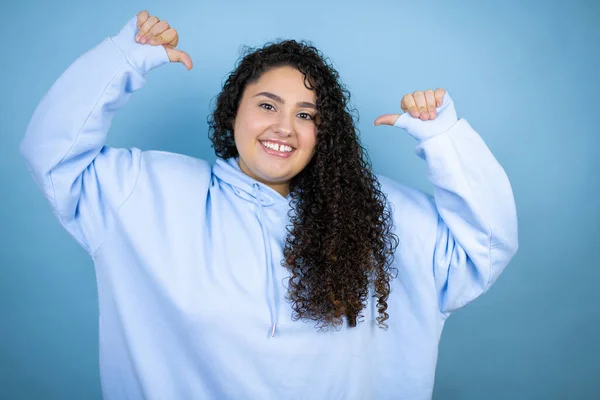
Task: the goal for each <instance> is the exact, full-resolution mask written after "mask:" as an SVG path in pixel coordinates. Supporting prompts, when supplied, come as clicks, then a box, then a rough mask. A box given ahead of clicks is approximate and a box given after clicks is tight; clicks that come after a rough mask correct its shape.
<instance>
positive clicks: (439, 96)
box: [435, 88, 446, 107]
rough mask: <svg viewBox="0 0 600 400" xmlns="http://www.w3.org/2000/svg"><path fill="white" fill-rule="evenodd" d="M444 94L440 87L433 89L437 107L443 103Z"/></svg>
mask: <svg viewBox="0 0 600 400" xmlns="http://www.w3.org/2000/svg"><path fill="white" fill-rule="evenodd" d="M445 94H446V91H445V90H444V89H442V88H438V89H436V91H435V102H436V104H437V106H438V107H441V106H442V104H443V103H444V95H445Z"/></svg>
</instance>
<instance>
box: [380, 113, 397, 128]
mask: <svg viewBox="0 0 600 400" xmlns="http://www.w3.org/2000/svg"><path fill="white" fill-rule="evenodd" d="M398 118H400V115H398V114H383V115H380V116H379V117H377V119H375V126H378V125H391V126H393V125H394V123H395V122H396V121H397V120H398Z"/></svg>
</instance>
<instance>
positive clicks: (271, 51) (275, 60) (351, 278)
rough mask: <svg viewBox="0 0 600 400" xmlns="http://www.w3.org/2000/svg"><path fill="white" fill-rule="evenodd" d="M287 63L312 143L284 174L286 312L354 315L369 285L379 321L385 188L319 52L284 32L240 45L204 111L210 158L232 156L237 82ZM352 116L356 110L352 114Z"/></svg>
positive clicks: (392, 241)
mask: <svg viewBox="0 0 600 400" xmlns="http://www.w3.org/2000/svg"><path fill="white" fill-rule="evenodd" d="M281 66H290V67H293V68H295V69H297V70H298V71H300V72H301V73H302V74H303V75H304V84H305V86H306V87H307V88H308V89H310V90H315V91H316V97H317V102H316V106H317V112H318V115H319V120H318V126H317V143H316V151H315V154H314V156H313V158H312V159H311V161H310V162H309V163H308V165H307V166H306V167H305V168H304V169H303V170H302V171H301V172H300V173H299V174H298V175H296V176H295V177H294V178H293V179H292V181H291V182H290V198H291V201H290V206H291V210H290V213H289V216H290V222H291V226H288V227H287V232H288V234H287V237H286V240H285V248H284V251H283V254H284V260H283V261H282V265H283V266H284V267H285V268H287V269H288V270H289V271H290V272H291V277H290V279H289V287H288V293H287V295H286V300H287V301H289V302H290V304H291V306H292V310H293V313H292V316H293V319H294V320H298V319H301V320H305V321H306V320H313V321H316V327H317V328H319V329H320V330H323V329H327V328H329V327H333V328H339V327H341V325H342V324H343V317H345V318H346V320H347V324H348V326H349V327H355V326H356V325H357V322H361V318H363V317H364V315H363V314H362V311H363V309H364V308H365V307H366V305H367V300H368V297H369V288H370V285H372V287H373V289H374V294H373V297H377V311H378V317H377V318H376V320H377V324H378V325H379V326H380V327H381V328H383V329H387V327H388V326H387V324H386V323H385V321H386V320H387V319H388V318H389V315H388V313H387V312H386V310H387V307H388V305H387V301H388V297H389V294H390V287H391V285H390V282H391V280H392V279H393V278H394V273H395V272H397V271H396V269H395V268H393V267H392V263H393V258H394V251H395V250H396V247H397V246H398V237H397V236H396V235H395V234H394V233H393V223H392V218H391V215H390V210H389V209H388V208H387V207H386V196H385V194H384V193H382V192H381V186H380V184H379V181H378V180H377V178H376V176H375V175H374V174H373V173H372V172H371V162H370V160H369V158H368V156H367V154H366V151H365V149H364V148H363V147H362V145H361V143H360V140H359V137H358V129H357V128H356V126H355V120H356V121H358V115H357V113H356V110H354V109H352V108H351V107H350V93H349V91H348V90H347V88H346V87H345V86H344V85H343V84H342V83H341V82H340V79H339V74H338V72H337V71H336V70H335V69H334V68H333V66H332V65H331V63H330V62H329V60H328V59H326V58H325V57H324V56H323V54H322V53H321V52H320V51H319V50H318V49H316V48H315V47H313V46H312V45H311V44H310V43H307V42H305V41H301V42H298V41H295V40H285V41H279V42H274V43H267V44H265V45H264V46H263V47H262V48H257V49H253V48H246V50H245V51H244V52H243V53H242V57H241V59H240V60H239V61H238V63H237V66H236V68H235V69H234V71H233V72H232V73H231V74H230V75H229V76H228V78H227V79H226V81H225V83H224V85H223V90H222V91H221V93H220V94H219V95H218V97H217V101H216V107H215V110H214V112H213V114H212V115H210V116H209V118H208V122H209V137H210V139H211V141H212V145H213V148H214V150H215V153H216V155H217V156H218V157H221V158H223V159H228V158H231V157H237V156H238V151H237V149H236V146H235V142H234V135H233V120H234V118H235V116H236V114H237V110H238V106H239V104H240V101H241V99H242V95H243V92H244V89H245V88H246V85H248V84H250V83H253V82H256V81H257V80H258V79H259V78H260V77H261V75H262V74H263V73H265V72H267V71H269V70H271V69H273V68H277V67H281ZM355 114H356V115H355Z"/></svg>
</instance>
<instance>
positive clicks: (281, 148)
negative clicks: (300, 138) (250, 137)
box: [258, 140, 296, 158]
mask: <svg viewBox="0 0 600 400" xmlns="http://www.w3.org/2000/svg"><path fill="white" fill-rule="evenodd" d="M258 142H259V143H260V147H262V149H263V150H264V151H265V153H267V154H269V155H272V156H275V157H279V158H288V157H290V156H291V155H292V154H293V153H294V152H295V151H296V149H294V148H293V147H291V146H287V145H282V144H278V143H273V142H269V141H261V140H259V141H258Z"/></svg>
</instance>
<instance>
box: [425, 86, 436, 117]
mask: <svg viewBox="0 0 600 400" xmlns="http://www.w3.org/2000/svg"><path fill="white" fill-rule="evenodd" d="M425 101H426V102H427V113H428V114H429V119H435V94H434V93H433V90H431V89H429V90H426V91H425Z"/></svg>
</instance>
